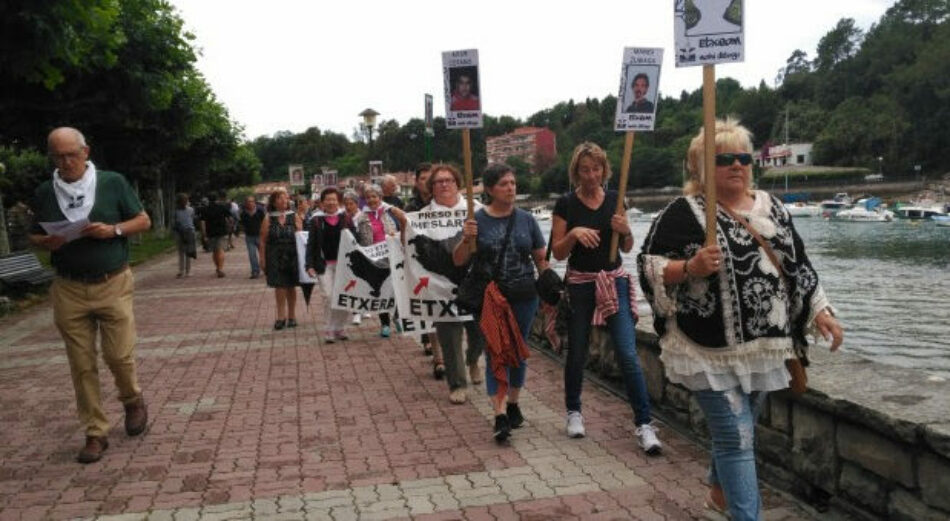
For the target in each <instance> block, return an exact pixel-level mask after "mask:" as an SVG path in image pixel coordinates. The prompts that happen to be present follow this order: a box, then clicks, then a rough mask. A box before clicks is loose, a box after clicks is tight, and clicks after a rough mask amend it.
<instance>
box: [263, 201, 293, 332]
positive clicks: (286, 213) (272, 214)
mask: <svg viewBox="0 0 950 521" xmlns="http://www.w3.org/2000/svg"><path fill="white" fill-rule="evenodd" d="M302 229H303V221H302V220H301V219H300V217H299V216H297V215H296V214H295V213H294V211H293V210H291V209H290V196H289V195H287V191H286V190H284V189H283V188H278V189H276V190H274V191H273V192H271V194H270V196H269V197H268V198H267V215H266V216H264V222H262V223H261V251H260V259H261V270H262V271H263V272H264V273H265V274H266V275H267V285H268V286H270V287H272V288H274V298H275V299H276V300H277V320H276V321H275V322H274V329H277V330H280V329H284V327H297V318H296V305H297V289H296V287H297V285H298V284H300V275H299V273H298V271H297V239H296V237H295V235H294V234H295V232H299V231H301V230H302Z"/></svg>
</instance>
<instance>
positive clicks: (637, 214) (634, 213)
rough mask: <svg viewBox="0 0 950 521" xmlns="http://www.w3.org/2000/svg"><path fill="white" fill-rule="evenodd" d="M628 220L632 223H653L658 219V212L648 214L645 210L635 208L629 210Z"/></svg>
mask: <svg viewBox="0 0 950 521" xmlns="http://www.w3.org/2000/svg"><path fill="white" fill-rule="evenodd" d="M627 218H628V219H630V220H631V221H646V222H653V219H655V218H656V212H651V213H646V212H644V211H643V210H641V209H639V208H636V207H633V208H630V209H629V210H627Z"/></svg>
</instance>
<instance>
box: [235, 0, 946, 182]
mask: <svg viewBox="0 0 950 521" xmlns="http://www.w3.org/2000/svg"><path fill="white" fill-rule="evenodd" d="M948 17H950V4H948V2H947V1H946V0H901V1H899V2H897V3H896V4H895V5H894V6H892V7H891V8H890V9H888V10H887V12H886V13H885V14H884V16H883V17H882V18H881V19H880V20H879V21H878V22H877V23H876V24H874V25H873V26H872V27H871V28H870V29H869V30H868V31H867V32H864V31H862V30H861V29H859V28H858V27H856V26H855V22H854V20H853V19H850V18H844V19H842V20H840V21H839V22H838V23H837V24H836V25H835V27H833V28H831V29H830V30H829V32H828V33H827V34H826V35H825V36H824V37H823V38H822V39H821V40H820V41H819V42H818V45H817V48H816V50H815V51H814V56H813V57H812V56H811V55H809V53H808V52H806V51H804V50H796V51H795V52H793V53H792V55H791V56H789V57H788V59H787V60H786V62H785V64H784V65H783V66H781V67H780V68H779V69H778V70H777V74H776V77H775V82H774V86H770V85H768V84H766V83H765V82H764V81H763V82H761V83H760V84H759V85H758V86H755V87H749V88H743V87H742V86H741V85H740V84H739V83H738V82H737V81H735V80H733V79H730V78H723V79H720V80H718V82H717V92H716V98H717V99H716V106H717V112H718V114H719V115H720V116H721V115H726V114H728V115H733V116H736V117H738V118H739V119H741V120H742V121H743V123H744V124H745V125H746V126H748V127H749V128H750V129H751V130H752V132H753V133H754V134H755V146H756V147H759V146H761V145H762V144H763V143H765V142H766V141H771V142H772V143H781V142H782V141H783V140H784V135H785V114H786V110H787V111H788V116H789V117H788V135H789V137H790V140H791V141H796V142H802V141H804V142H813V143H814V144H815V150H814V154H815V162H816V164H820V165H827V166H849V167H862V168H868V169H871V170H873V171H877V169H878V167H879V164H878V158H879V157H883V158H884V159H883V165H882V166H883V170H884V171H885V172H887V173H888V175H889V176H895V177H900V176H908V177H910V176H913V175H914V171H913V165H915V164H919V165H921V166H922V168H923V171H924V172H935V173H943V172H945V171H946V170H948V169H950V124H948V123H947V122H948V121H950V22H948ZM608 72H609V71H608ZM697 83H698V82H697ZM697 87H699V86H698V85H697ZM616 103H617V99H616V97H615V96H613V95H608V96H605V97H603V98H600V99H598V98H588V99H585V100H583V101H575V100H568V101H566V102H563V103H558V104H557V105H555V106H553V107H550V108H547V109H543V110H540V111H539V112H537V113H535V114H533V115H532V116H530V117H528V118H527V119H525V120H519V119H515V118H512V117H509V116H500V117H495V116H491V115H488V116H486V117H485V128H484V129H481V130H478V131H473V132H472V147H473V154H474V166H475V169H476V170H480V169H481V168H483V167H484V166H485V138H486V137H490V136H497V135H500V134H503V133H505V132H508V131H510V130H512V129H514V128H516V127H518V126H522V125H534V126H543V127H548V128H550V129H551V130H553V131H554V132H555V133H556V134H557V146H558V159H557V162H556V163H555V164H554V166H552V167H551V168H549V169H548V170H547V171H545V172H541V173H540V175H529V174H528V173H527V172H525V171H524V170H525V169H524V164H523V163H521V162H520V161H517V160H515V161H513V163H514V164H513V165H512V166H515V167H521V169H520V171H519V177H520V179H519V182H520V184H521V185H522V186H527V187H529V188H530V190H531V191H532V192H536V193H547V192H558V191H562V190H564V189H566V188H567V173H566V172H567V164H568V162H569V161H570V153H571V151H572V149H573V147H574V146H575V145H576V144H577V143H579V142H581V141H584V140H591V141H595V142H597V143H599V144H600V145H602V146H604V147H605V148H606V149H607V150H608V153H609V156H610V159H611V161H612V162H613V165H614V168H615V169H617V167H618V166H619V163H620V156H621V153H622V150H623V136H622V134H619V133H616V132H614V131H613V119H614V113H615V110H616ZM657 119H658V121H657V126H656V131H654V132H652V133H641V134H638V135H637V140H636V146H635V147H634V152H633V159H632V168H631V179H630V186H631V188H640V187H661V186H668V185H679V184H681V181H680V180H681V176H682V159H683V157H684V155H685V151H686V148H687V146H688V144H689V140H690V138H691V137H692V136H693V135H694V134H695V133H696V132H697V130H698V129H699V127H700V125H701V120H702V92H701V89H699V88H697V89H696V90H694V91H692V92H685V91H684V92H681V93H680V94H679V95H678V96H665V97H663V98H662V99H661V100H660V102H659V106H658V110H657ZM435 128H436V136H435V138H434V140H433V154H432V157H433V158H434V159H435V160H446V161H452V162H456V163H458V162H460V154H461V144H460V133H459V132H457V131H446V130H444V120H442V119H440V118H436V120H435ZM251 145H252V147H253V149H254V151H255V152H256V153H257V155H258V157H259V158H260V159H261V162H262V164H263V169H262V171H263V175H264V177H265V178H268V179H282V178H284V177H285V176H286V172H287V165H288V164H289V163H301V164H303V165H305V167H306V168H307V169H308V171H313V170H314V169H315V168H317V167H319V166H321V165H329V166H332V167H334V168H336V169H338V170H339V171H340V172H341V173H342V174H343V175H351V174H357V173H364V172H365V171H366V168H367V167H366V164H367V161H368V160H369V159H380V160H382V161H383V162H384V164H385V165H386V167H387V168H388V169H391V170H410V169H412V167H413V166H414V165H415V164H416V163H417V162H419V161H420V160H422V159H423V158H424V157H425V145H424V142H423V122H422V120H420V119H412V120H410V121H408V122H406V123H405V124H403V125H400V124H399V123H398V122H396V121H393V120H388V121H384V122H383V123H382V124H380V126H379V129H378V136H377V137H376V139H374V142H373V151H372V154H370V152H369V150H368V149H367V144H366V143H363V142H359V141H357V142H355V143H351V142H349V140H347V139H346V136H343V135H341V134H334V133H323V132H321V131H320V130H319V129H317V128H311V129H309V130H307V131H306V132H304V133H302V134H293V133H290V132H282V133H278V134H276V135H274V136H273V137H259V138H257V139H256V140H254V141H253V142H252V144H251ZM370 155H372V157H370Z"/></svg>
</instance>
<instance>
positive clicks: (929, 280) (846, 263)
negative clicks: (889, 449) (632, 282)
mask: <svg viewBox="0 0 950 521" xmlns="http://www.w3.org/2000/svg"><path fill="white" fill-rule="evenodd" d="M540 224H541V230H542V231H543V232H544V233H545V236H547V234H548V233H549V231H550V226H551V224H550V221H542V222H541V223H540ZM649 226H650V223H649V222H645V221H635V222H634V223H633V231H634V238H635V241H636V243H635V245H634V250H633V251H632V252H631V253H630V254H629V255H627V256H625V257H624V265H625V266H626V268H627V270H628V271H632V270H635V269H636V258H635V257H636V256H635V253H637V252H639V251H640V247H641V245H642V240H643V237H644V236H645V235H646V233H647V231H648V230H649ZM795 226H796V228H797V229H798V233H799V234H800V235H801V236H802V240H804V242H805V249H806V252H807V253H808V256H809V258H810V259H811V261H812V264H813V265H814V266H815V269H816V270H817V271H818V276H819V278H820V280H821V283H822V286H824V288H825V292H826V293H827V294H828V297H829V299H831V302H832V305H834V306H835V308H836V309H837V310H838V317H839V320H841V322H842V324H843V326H844V328H845V342H844V345H843V349H845V350H847V351H849V352H851V353H855V354H858V355H860V356H863V357H866V358H868V359H871V360H874V361H877V362H881V363H885V364H891V365H898V366H902V367H913V368H917V369H922V370H925V371H927V372H928V373H932V374H937V375H940V376H943V377H950V227H943V228H941V227H938V226H936V225H935V224H934V223H932V222H919V221H906V220H897V221H894V222H890V223H846V222H835V221H826V220H823V219H817V218H802V219H797V220H796V221H795ZM555 268H556V269H558V271H562V272H563V269H564V268H565V263H558V264H557V265H555ZM638 293H642V292H640V291H639V288H638ZM640 313H641V315H644V314H648V313H650V310H649V304H647V303H646V302H645V301H643V299H642V297H640ZM821 348H827V344H825V345H823V346H821Z"/></svg>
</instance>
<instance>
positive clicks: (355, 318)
mask: <svg viewBox="0 0 950 521" xmlns="http://www.w3.org/2000/svg"><path fill="white" fill-rule="evenodd" d="M362 321H363V315H360V314H359V313H353V325H354V326H358V325H360V322H362Z"/></svg>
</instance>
